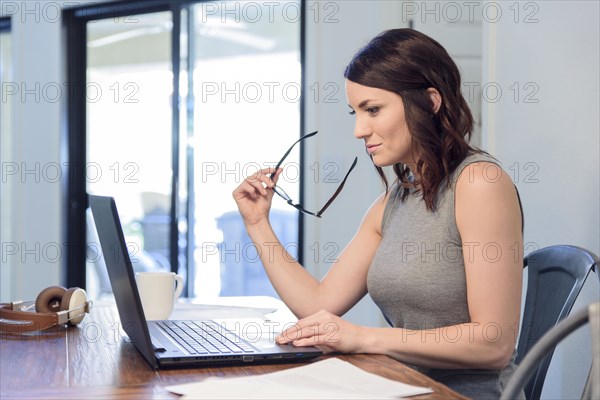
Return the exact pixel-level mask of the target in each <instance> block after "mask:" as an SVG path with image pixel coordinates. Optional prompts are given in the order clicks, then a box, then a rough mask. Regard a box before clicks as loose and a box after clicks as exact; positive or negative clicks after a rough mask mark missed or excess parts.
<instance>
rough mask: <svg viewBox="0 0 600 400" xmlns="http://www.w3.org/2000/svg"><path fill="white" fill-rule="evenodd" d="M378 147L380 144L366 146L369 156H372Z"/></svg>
mask: <svg viewBox="0 0 600 400" xmlns="http://www.w3.org/2000/svg"><path fill="white" fill-rule="evenodd" d="M379 146H381V144H368V145H367V151H368V152H369V154H373V153H374V152H375V150H377V148H378V147H379Z"/></svg>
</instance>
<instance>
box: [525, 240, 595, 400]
mask: <svg viewBox="0 0 600 400" xmlns="http://www.w3.org/2000/svg"><path fill="white" fill-rule="evenodd" d="M599 265H600V259H599V258H598V256H597V255H595V254H594V253H592V252H591V251H588V250H586V249H583V248H581V247H576V246H566V245H558V246H550V247H546V248H543V249H540V250H537V251H535V252H533V253H531V254H529V255H528V256H527V257H525V260H524V266H525V267H527V276H528V278H527V295H526V298H525V310H524V312H523V323H522V328H521V335H520V337H519V343H518V347H517V359H516V362H517V364H520V363H521V361H522V360H523V358H524V357H525V356H526V355H527V353H528V352H529V350H530V349H531V348H532V347H533V346H534V345H535V344H536V343H537V342H538V341H539V339H540V338H541V337H542V336H543V335H544V334H545V333H546V332H548V330H549V329H550V328H552V327H554V326H555V325H556V324H557V323H558V322H559V321H560V320H562V319H563V318H565V317H566V316H567V315H569V313H570V312H571V309H572V308H573V304H574V303H575V300H576V299H577V296H578V295H579V292H580V291H581V288H582V287H583V284H584V283H585V280H586V278H587V277H588V275H589V273H590V271H596V272H598V271H597V268H598V266H599ZM598 275H599V278H600V274H598ZM553 353H554V349H552V351H550V352H549V353H548V356H547V357H546V358H545V359H544V360H543V361H542V362H541V363H540V364H539V366H538V368H537V371H536V372H535V373H534V374H533V376H532V377H531V379H530V380H529V381H528V382H527V384H526V385H525V388H524V389H525V397H526V398H527V399H528V400H530V399H538V398H539V397H540V394H541V392H542V387H543V384H544V380H545V378H546V372H547V371H548V366H549V365H550V361H551V360H552V354H553Z"/></svg>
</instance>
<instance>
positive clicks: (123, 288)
mask: <svg viewBox="0 0 600 400" xmlns="http://www.w3.org/2000/svg"><path fill="white" fill-rule="evenodd" d="M89 202H90V207H91V209H92V215H93V216H94V224H95V225H96V231H97V232H98V238H99V240H100V246H101V248H102V253H103V255H104V262H105V263H106V268H107V269H108V276H109V278H110V283H111V286H112V290H113V293H114V295H115V301H116V303H117V309H118V310H119V317H120V318H121V323H122V324H123V326H122V328H123V330H124V331H125V332H126V333H127V335H128V336H129V338H130V339H131V341H132V342H133V344H134V345H135V346H136V347H137V348H138V350H139V351H140V353H142V355H143V356H144V358H146V360H147V361H148V362H149V363H150V365H152V366H154V367H156V366H157V362H156V357H155V356H154V348H153V346H152V341H151V340H150V333H149V332H148V325H147V323H146V317H145V316H144V310H143V308H142V302H141V300H140V295H139V292H138V289H137V285H136V282H135V276H134V273H133V267H132V265H131V259H130V258H129V253H128V252H127V245H126V243H125V237H124V235H123V229H122V228H121V221H120V219H119V214H118V212H117V205H116V204H115V200H114V199H113V198H112V197H103V196H94V195H89Z"/></svg>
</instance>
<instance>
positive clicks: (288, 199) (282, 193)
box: [271, 131, 358, 218]
mask: <svg viewBox="0 0 600 400" xmlns="http://www.w3.org/2000/svg"><path fill="white" fill-rule="evenodd" d="M318 132H319V131H314V132H311V133H308V134H306V135H304V136H302V137H300V139H298V140H296V141H295V142H294V144H292V145H291V146H290V148H289V149H288V150H287V151H286V152H285V154H284V155H283V157H281V160H279V162H278V163H277V165H276V166H275V171H277V170H278V169H279V167H281V164H283V162H284V161H285V159H286V158H287V156H288V155H289V154H290V153H291V151H292V149H293V148H294V146H295V145H297V144H298V143H300V142H301V141H302V140H304V139H308V138H309V137H312V136H315V135H316V134H317V133H318ZM357 162H358V157H354V161H353V162H352V165H351V166H350V169H349V170H348V172H346V175H345V176H344V179H343V180H342V183H340V186H338V188H337V189H336V191H335V192H334V193H333V195H332V196H331V198H330V199H329V200H327V202H326V203H325V205H324V206H323V207H321V209H320V210H319V211H318V212H316V213H314V212H312V211H308V210H307V209H305V208H304V207H302V206H301V205H300V204H296V203H294V201H293V200H292V198H291V197H290V195H289V194H287V193H286V192H285V190H283V189H282V188H280V187H279V186H277V185H275V186H273V191H274V192H275V193H277V194H278V195H279V197H281V198H282V199H283V200H285V202H286V203H288V204H289V205H290V206H292V207H294V208H295V209H297V210H298V211H300V212H303V213H305V214H308V215H312V216H314V217H317V218H321V215H322V214H323V213H324V212H325V210H327V208H328V207H329V206H330V205H331V203H333V201H334V200H335V198H336V197H337V196H338V195H339V194H340V192H341V191H342V189H343V188H344V184H345V183H346V180H347V179H348V176H349V175H350V172H352V170H353V169H354V167H356V163H357ZM272 176H273V174H271V177H272Z"/></svg>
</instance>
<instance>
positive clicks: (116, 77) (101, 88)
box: [64, 1, 302, 296]
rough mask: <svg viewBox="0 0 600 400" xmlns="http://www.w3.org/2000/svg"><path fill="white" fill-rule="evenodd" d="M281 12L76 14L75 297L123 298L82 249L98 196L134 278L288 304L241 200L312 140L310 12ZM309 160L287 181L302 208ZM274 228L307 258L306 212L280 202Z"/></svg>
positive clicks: (213, 7) (248, 7)
mask: <svg viewBox="0 0 600 400" xmlns="http://www.w3.org/2000/svg"><path fill="white" fill-rule="evenodd" d="M277 4H278V7H274V5H273V3H269V2H252V3H243V2H233V1H232V2H223V1H220V2H202V3H200V2H168V1H154V2H147V3H144V2H131V3H127V2H124V3H119V4H114V5H111V4H110V3H107V4H103V5H91V6H83V7H78V8H74V9H70V10H68V11H66V14H65V16H64V19H65V20H66V21H67V24H66V27H67V28H66V29H67V31H68V34H67V38H68V41H69V43H68V57H69V66H68V68H69V71H68V74H69V81H70V84H71V86H72V87H73V90H72V91H70V93H69V95H70V96H71V98H70V99H69V103H68V104H69V110H68V113H69V115H68V118H69V156H70V160H69V161H70V165H72V166H74V167H75V168H77V171H72V172H71V174H70V178H71V179H70V181H69V185H68V187H69V189H68V190H69V194H68V197H69V204H70V205H71V206H73V205H74V204H75V205H76V207H75V210H74V209H73V207H71V209H70V211H69V216H68V218H69V221H68V236H69V238H68V240H69V243H71V244H75V246H73V247H74V248H75V250H74V251H73V254H72V255H71V258H70V259H69V263H68V271H67V276H68V279H69V282H68V283H69V285H70V286H76V285H77V286H84V285H85V286H87V287H88V290H90V291H92V293H96V294H99V293H102V292H106V291H109V290H110V285H109V284H108V280H107V276H106V273H105V271H103V270H102V265H101V263H98V262H97V261H98V250H99V245H98V244H97V242H96V243H94V242H93V241H90V240H89V239H90V237H88V243H87V245H86V244H85V243H84V242H82V240H81V239H80V238H81V237H82V235H85V232H82V231H83V230H85V226H86V223H85V222H86V219H87V218H88V217H87V216H86V211H85V208H84V207H80V206H79V205H80V204H85V198H86V197H85V196H86V194H87V193H90V194H99V195H110V196H113V197H115V199H116V202H117V206H118V208H119V213H120V216H121V220H122V221H121V222H122V224H123V228H124V231H125V236H126V241H127V243H128V248H129V250H130V254H131V257H132V261H133V265H134V269H136V270H154V269H166V270H171V271H174V272H178V273H180V274H182V275H184V276H185V277H186V290H187V293H186V294H187V295H188V296H193V295H210V296H212V295H218V294H221V295H250V294H252V295H259V294H263V295H275V292H274V291H273V289H272V288H271V285H270V283H269V282H268V279H267V277H266V275H265V274H264V271H263V269H262V265H261V263H260V260H259V257H258V254H256V251H255V249H254V247H253V246H252V243H251V242H250V240H249V238H248V237H247V236H246V234H245V229H244V226H243V223H242V221H241V219H240V217H239V214H238V212H237V208H236V206H235V202H234V201H233V199H232V197H231V192H232V191H233V189H234V188H235V187H236V186H237V185H238V184H239V183H240V182H241V179H242V178H243V177H244V176H246V175H248V174H250V173H252V172H254V171H256V170H257V169H258V168H263V167H266V166H269V165H274V164H275V163H276V162H277V161H278V159H279V157H281V154H282V152H283V151H285V150H286V149H287V147H288V146H289V144H290V143H292V142H293V141H294V140H296V139H297V138H298V137H299V136H300V134H301V133H302V132H301V118H300V104H301V103H300V93H301V90H300V83H301V62H300V60H301V51H300V49H301V44H300V31H301V18H300V15H301V12H300V11H301V7H300V2H299V1H286V2H278V3H277ZM278 8H279V9H278ZM284 9H285V13H284V12H283V10H284ZM299 158H300V154H299V151H298V150H296V153H294V154H292V155H290V157H289V161H288V168H286V174H285V175H284V177H283V179H284V181H285V189H286V191H288V192H289V193H290V195H293V196H295V198H300V196H299V187H300V182H299V168H297V167H298V160H299ZM270 163H271V164H270ZM73 172H75V173H73ZM271 220H272V222H273V224H274V227H275V230H276V231H277V233H278V234H279V236H280V238H281V239H282V242H283V244H284V246H286V247H287V248H288V251H290V253H291V254H292V255H293V256H296V255H297V249H298V248H299V246H298V242H299V235H298V232H299V216H298V214H297V213H296V211H295V210H293V209H291V208H290V207H289V206H287V204H285V203H284V202H283V201H280V200H278V199H274V202H273V212H272V217H271ZM87 233H88V234H90V232H89V231H88V232H87ZM83 237H85V236H83ZM77 245H78V246H77ZM84 259H85V260H86V261H87V268H86V269H85V270H82V268H80V267H78V265H81V263H78V262H81V261H82V260H84Z"/></svg>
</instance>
